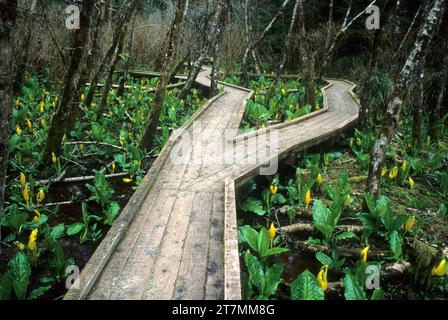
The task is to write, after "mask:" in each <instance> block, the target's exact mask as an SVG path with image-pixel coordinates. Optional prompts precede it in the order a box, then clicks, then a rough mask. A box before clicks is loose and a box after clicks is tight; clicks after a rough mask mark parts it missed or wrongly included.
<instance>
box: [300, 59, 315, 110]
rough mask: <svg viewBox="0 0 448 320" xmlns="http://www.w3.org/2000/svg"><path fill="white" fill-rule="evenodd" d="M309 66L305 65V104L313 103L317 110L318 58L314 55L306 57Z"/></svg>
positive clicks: (312, 106) (313, 107) (312, 105)
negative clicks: (316, 69)
mask: <svg viewBox="0 0 448 320" xmlns="http://www.w3.org/2000/svg"><path fill="white" fill-rule="evenodd" d="M306 59H307V60H306V62H307V66H306V67H305V76H304V78H303V82H304V86H305V104H309V105H311V108H312V110H316V93H315V91H314V90H315V87H316V74H315V68H316V60H315V58H314V55H311V56H310V57H307V58H306Z"/></svg>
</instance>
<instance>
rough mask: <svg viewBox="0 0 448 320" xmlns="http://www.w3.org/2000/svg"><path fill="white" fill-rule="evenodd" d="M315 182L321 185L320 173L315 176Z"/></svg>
mask: <svg viewBox="0 0 448 320" xmlns="http://www.w3.org/2000/svg"><path fill="white" fill-rule="evenodd" d="M316 182H317V184H318V185H321V184H322V175H321V174H320V173H318V174H317V178H316Z"/></svg>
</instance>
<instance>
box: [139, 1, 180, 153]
mask: <svg viewBox="0 0 448 320" xmlns="http://www.w3.org/2000/svg"><path fill="white" fill-rule="evenodd" d="M184 9H185V0H178V1H177V8H176V14H175V16H174V20H173V22H172V24H171V27H170V29H169V31H168V36H167V38H168V43H167V49H166V53H165V56H164V59H163V62H162V68H163V70H164V71H163V73H162V74H161V76H160V79H159V82H158V84H157V90H156V92H155V95H154V100H153V103H152V106H151V111H150V113H149V119H148V122H147V124H146V127H145V131H144V132H143V135H142V138H141V140H140V143H139V147H140V148H141V149H144V150H146V151H148V150H150V149H151V146H152V144H153V143H154V140H155V137H156V133H157V126H158V124H159V118H160V114H161V113H162V109H163V104H164V102H165V92H166V86H167V85H168V80H169V79H168V78H169V74H170V69H172V68H171V65H172V63H173V59H174V57H175V55H176V51H177V42H178V39H179V37H180V26H181V24H182V20H183V15H184Z"/></svg>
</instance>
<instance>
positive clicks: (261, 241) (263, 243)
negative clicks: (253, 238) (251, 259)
mask: <svg viewBox="0 0 448 320" xmlns="http://www.w3.org/2000/svg"><path fill="white" fill-rule="evenodd" d="M270 242H271V238H270V237H269V232H268V230H266V228H265V227H263V228H261V231H260V232H259V233H258V253H259V254H260V256H261V257H265V256H266V254H267V252H268V250H269V245H270Z"/></svg>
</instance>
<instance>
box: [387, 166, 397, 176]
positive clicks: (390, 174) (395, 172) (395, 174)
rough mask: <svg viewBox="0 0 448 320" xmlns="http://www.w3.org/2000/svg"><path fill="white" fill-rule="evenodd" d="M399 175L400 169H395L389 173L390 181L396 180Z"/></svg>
mask: <svg viewBox="0 0 448 320" xmlns="http://www.w3.org/2000/svg"><path fill="white" fill-rule="evenodd" d="M397 174H398V168H397V167H394V168H393V169H392V170H390V172H389V179H394V178H395V177H396V176H397Z"/></svg>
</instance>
